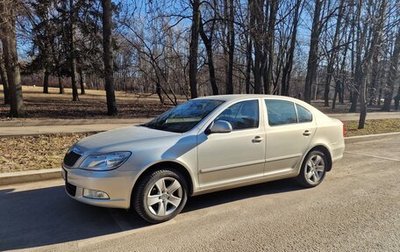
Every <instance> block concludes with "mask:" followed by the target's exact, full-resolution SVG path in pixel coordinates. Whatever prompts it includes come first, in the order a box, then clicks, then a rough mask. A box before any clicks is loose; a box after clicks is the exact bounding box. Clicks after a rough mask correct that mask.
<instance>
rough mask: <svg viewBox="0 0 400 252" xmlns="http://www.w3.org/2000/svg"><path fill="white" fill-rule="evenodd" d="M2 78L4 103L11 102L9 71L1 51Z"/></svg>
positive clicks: (0, 72)
mask: <svg viewBox="0 0 400 252" xmlns="http://www.w3.org/2000/svg"><path fill="white" fill-rule="evenodd" d="M0 44H1V43H0ZM0 79H1V82H2V84H3V94H4V104H10V90H9V88H8V79H7V72H6V68H5V66H4V61H3V55H2V53H0Z"/></svg>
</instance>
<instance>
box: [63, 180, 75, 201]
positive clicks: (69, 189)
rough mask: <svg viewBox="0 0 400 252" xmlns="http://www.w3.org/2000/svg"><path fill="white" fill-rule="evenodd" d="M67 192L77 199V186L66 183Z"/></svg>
mask: <svg viewBox="0 0 400 252" xmlns="http://www.w3.org/2000/svg"><path fill="white" fill-rule="evenodd" d="M65 190H66V191H67V193H68V194H69V195H71V196H73V197H75V194H76V186H74V185H71V184H70V183H68V182H66V183H65Z"/></svg>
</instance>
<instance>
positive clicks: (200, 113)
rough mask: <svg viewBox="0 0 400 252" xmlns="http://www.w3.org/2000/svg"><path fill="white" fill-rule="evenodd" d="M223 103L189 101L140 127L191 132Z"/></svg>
mask: <svg viewBox="0 0 400 252" xmlns="http://www.w3.org/2000/svg"><path fill="white" fill-rule="evenodd" d="M222 103H224V101H220V100H213V99H200V100H190V101H187V102H185V103H183V104H180V105H178V106H176V107H174V108H172V109H170V110H168V111H167V112H165V113H164V114H162V115H160V116H158V117H156V118H154V119H153V120H151V121H150V122H148V123H146V124H143V125H142V126H144V127H148V128H152V129H157V130H164V131H171V132H178V133H183V132H186V131H189V130H191V129H192V128H193V127H194V126H196V125H197V124H198V123H199V122H200V121H201V120H203V118H205V117H206V116H207V115H208V114H210V113H211V112H212V111H213V110H214V109H216V108H217V107H218V106H219V105H221V104H222Z"/></svg>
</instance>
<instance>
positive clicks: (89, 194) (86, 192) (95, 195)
mask: <svg viewBox="0 0 400 252" xmlns="http://www.w3.org/2000/svg"><path fill="white" fill-rule="evenodd" d="M83 197H85V198H90V199H109V198H110V197H109V196H108V194H107V193H105V192H102V191H97V190H92V189H83Z"/></svg>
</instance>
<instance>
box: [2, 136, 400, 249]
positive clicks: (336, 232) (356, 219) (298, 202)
mask: <svg viewBox="0 0 400 252" xmlns="http://www.w3.org/2000/svg"><path fill="white" fill-rule="evenodd" d="M399 170H400V135H392V136H385V137H374V138H363V139H352V140H349V141H347V149H346V153H345V157H344V159H343V160H341V161H339V162H338V163H336V164H335V166H334V168H333V171H332V172H330V173H329V174H328V176H327V177H326V180H325V181H324V183H322V184H321V185H320V186H318V187H316V188H313V189H307V190H306V189H302V188H299V187H297V186H296V185H294V184H293V183H292V181H290V180H285V181H279V182H273V183H265V184H260V185H256V186H249V187H245V188H239V189H234V190H229V191H223V192H218V193H213V194H208V195H203V196H199V197H195V198H192V199H191V200H190V201H189V202H188V205H187V206H186V208H185V210H184V212H183V213H181V214H180V215H178V216H177V217H176V218H175V219H174V220H172V221H169V222H166V223H163V224H159V225H148V224H146V223H145V222H143V221H141V220H140V219H139V218H138V217H137V216H136V215H135V214H134V213H132V212H127V211H124V210H116V209H102V208H96V207H91V206H87V205H84V204H81V203H78V202H75V201H74V200H71V199H69V198H68V197H67V196H66V195H65V193H64V191H63V187H62V181H61V180H54V181H47V182H40V183H29V184H21V185H14V186H7V187H5V186H3V187H0V250H12V249H26V250H40V251H78V250H79V251H400V174H399Z"/></svg>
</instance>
